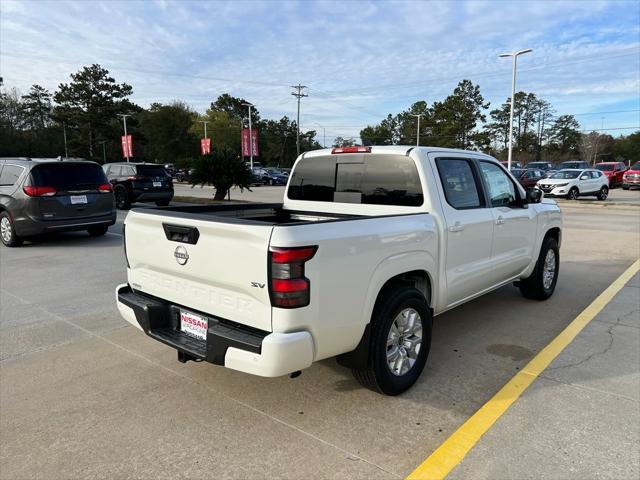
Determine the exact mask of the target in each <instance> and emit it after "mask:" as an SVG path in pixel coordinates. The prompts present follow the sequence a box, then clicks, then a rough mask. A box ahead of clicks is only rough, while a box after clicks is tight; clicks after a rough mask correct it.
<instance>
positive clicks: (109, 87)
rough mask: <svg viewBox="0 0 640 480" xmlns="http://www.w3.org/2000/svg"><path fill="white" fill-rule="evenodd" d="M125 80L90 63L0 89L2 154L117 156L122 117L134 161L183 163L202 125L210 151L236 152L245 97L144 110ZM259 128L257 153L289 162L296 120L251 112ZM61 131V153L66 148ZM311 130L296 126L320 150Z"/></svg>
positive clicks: (196, 145)
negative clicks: (199, 108) (54, 83)
mask: <svg viewBox="0 0 640 480" xmlns="http://www.w3.org/2000/svg"><path fill="white" fill-rule="evenodd" d="M132 93H133V88H132V86H131V85H128V84H126V83H118V82H116V80H115V79H114V78H113V77H111V76H110V75H109V71H108V70H106V69H104V68H103V67H101V66H100V65H97V64H94V65H91V66H86V67H84V68H82V69H81V70H80V71H78V72H77V73H73V74H71V81H70V82H68V83H63V84H60V85H59V86H58V89H57V90H56V91H55V92H53V93H52V92H50V91H48V90H47V89H45V88H43V87H41V86H40V85H33V86H32V87H31V89H30V90H29V92H28V93H27V94H25V95H21V94H20V92H18V90H17V89H15V88H13V89H8V90H3V91H2V92H0V156H4V157H6V156H21V157H57V156H68V157H83V158H87V159H90V160H95V161H98V162H103V161H105V160H106V161H116V160H120V159H122V152H121V146H120V145H121V144H120V136H121V135H122V134H123V125H122V120H121V118H119V117H118V115H119V114H128V115H131V116H130V117H128V118H127V133H129V134H131V135H133V139H134V148H133V151H134V159H135V160H137V161H142V160H144V161H150V162H157V163H177V164H182V165H186V164H187V163H190V162H192V161H193V159H195V158H197V157H198V156H199V152H200V140H199V139H200V138H202V137H203V136H204V123H203V122H208V123H207V132H208V137H210V138H211V143H212V149H213V150H216V151H222V150H227V149H228V150H230V151H232V152H235V154H236V155H238V156H239V155H240V131H241V128H242V127H243V126H244V127H247V125H248V109H247V107H246V106H244V105H243V104H245V103H247V101H246V100H245V99H243V98H238V97H233V96H231V95H229V94H227V93H224V94H222V95H220V96H218V98H217V99H215V100H214V101H212V102H211V104H210V106H209V108H208V109H207V111H206V112H205V113H204V114H200V113H198V112H196V111H195V110H193V109H192V108H191V107H189V106H188V105H187V104H185V103H184V102H181V101H174V102H171V103H167V104H163V103H152V104H151V105H150V106H149V107H148V108H146V109H145V108H142V107H141V106H139V105H136V104H135V103H133V102H132V101H130V100H129V97H130V96H131V95H132ZM251 117H252V118H251V120H252V127H253V128H254V129H258V130H259V132H260V136H259V148H260V157H259V160H261V161H262V163H264V164H267V165H279V166H282V167H288V166H291V165H292V164H293V162H294V160H295V158H296V133H297V125H296V122H295V121H292V120H290V119H289V118H288V117H287V116H283V117H282V118H280V119H279V120H271V119H262V118H261V117H260V112H259V110H258V109H257V108H255V107H254V108H252V111H251ZM65 136H66V152H65ZM315 137H316V132H315V131H314V130H307V131H301V132H300V149H301V151H307V150H312V149H317V148H320V147H321V145H320V144H319V143H318V142H317V141H316V139H315Z"/></svg>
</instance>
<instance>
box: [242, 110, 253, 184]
mask: <svg viewBox="0 0 640 480" xmlns="http://www.w3.org/2000/svg"><path fill="white" fill-rule="evenodd" d="M242 105H243V106H245V107H249V162H250V163H249V165H250V166H251V171H252V172H253V134H252V133H251V107H253V104H252V103H248V102H247V103H243V104H242Z"/></svg>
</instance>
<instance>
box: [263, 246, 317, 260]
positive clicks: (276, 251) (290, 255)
mask: <svg viewBox="0 0 640 480" xmlns="http://www.w3.org/2000/svg"><path fill="white" fill-rule="evenodd" d="M317 248H318V247H302V248H272V249H271V261H272V262H274V263H292V262H306V261H307V260H311V259H312V258H313V256H314V255H315V254H316V250H317Z"/></svg>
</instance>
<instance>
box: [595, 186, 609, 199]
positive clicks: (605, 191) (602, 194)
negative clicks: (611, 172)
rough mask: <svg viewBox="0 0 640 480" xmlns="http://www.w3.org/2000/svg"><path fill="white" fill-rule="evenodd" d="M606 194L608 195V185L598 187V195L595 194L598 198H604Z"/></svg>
mask: <svg viewBox="0 0 640 480" xmlns="http://www.w3.org/2000/svg"><path fill="white" fill-rule="evenodd" d="M608 196H609V188H608V187H602V188H601V189H600V191H599V192H598V195H596V197H597V198H598V200H606V199H607V197H608Z"/></svg>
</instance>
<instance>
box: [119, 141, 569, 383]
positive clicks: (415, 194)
mask: <svg viewBox="0 0 640 480" xmlns="http://www.w3.org/2000/svg"><path fill="white" fill-rule="evenodd" d="M432 172H433V173H435V175H432ZM290 177H291V180H290V181H289V183H288V187H287V190H286V192H285V195H284V203H281V204H242V205H224V206H220V205H201V206H194V207H189V209H188V210H185V209H184V208H168V209H162V210H161V211H160V210H155V209H140V210H133V211H132V212H130V213H129V214H128V215H127V217H126V219H125V224H126V230H125V231H126V237H125V246H126V250H125V254H126V259H127V276H128V283H127V284H123V285H120V286H119V287H117V289H116V296H117V305H118V309H119V311H120V313H121V314H122V316H123V317H124V318H125V319H126V321H128V322H129V323H131V324H132V325H134V326H136V327H137V328H139V329H140V330H142V331H144V332H145V333H146V334H147V335H149V336H150V337H151V338H153V339H155V340H157V341H159V342H162V343H164V344H166V345H168V346H171V347H173V348H175V349H176V350H177V351H178V360H180V361H182V362H186V361H188V360H205V361H208V362H211V363H214V364H218V365H224V366H225V367H227V368H230V369H234V370H240V371H243V372H247V373H251V374H254V375H261V376H266V377H275V376H280V375H286V374H295V375H297V374H299V373H300V372H299V371H300V370H302V369H304V368H307V367H309V366H311V364H312V363H313V362H315V361H319V360H322V359H325V358H328V357H332V356H336V355H338V361H339V362H340V363H341V364H342V365H345V366H348V367H350V368H351V369H352V370H353V371H354V374H355V377H356V378H357V379H358V380H359V381H360V382H361V383H362V384H363V385H364V386H366V387H369V388H371V389H373V390H376V391H378V392H382V393H385V394H389V395H395V394H399V393H401V392H402V391H404V390H406V389H408V388H409V387H411V385H413V383H414V382H415V381H416V380H417V379H418V377H419V376H420V373H421V372H422V369H423V367H424V365H425V362H426V360H427V355H428V353H429V348H430V344H431V329H432V321H433V315H439V314H440V313H442V312H445V311H447V310H449V309H451V308H454V307H456V306H458V305H461V304H463V303H465V302H467V301H469V300H470V299H472V298H475V297H477V296H479V295H482V294H484V293H486V292H489V291H491V290H494V289H496V288H499V287H501V286H503V285H505V284H508V283H511V282H514V281H515V282H517V285H518V286H519V288H520V290H521V292H522V294H523V295H524V296H525V297H528V298H534V299H538V300H544V299H547V298H549V297H550V296H551V295H552V294H553V291H554V289H555V285H556V280H557V277H558V271H559V270H558V269H559V267H560V263H559V246H560V240H561V228H562V218H561V212H560V209H559V208H558V206H557V205H556V203H555V202H554V201H553V200H550V199H544V200H542V193H541V192H540V190H538V189H529V190H525V189H524V188H522V186H520V185H519V184H518V182H517V181H516V180H515V178H513V176H512V175H511V174H510V173H508V172H507V171H505V169H504V168H502V167H501V166H500V164H499V162H498V161H497V160H496V159H494V158H492V157H490V156H488V155H483V154H481V153H478V152H463V151H461V150H451V149H445V148H428V147H412V146H388V147H376V146H374V147H343V148H334V149H333V150H330V149H324V150H315V151H310V152H306V153H304V154H303V155H301V156H300V157H298V160H297V161H296V163H295V166H294V168H293V171H292V174H291V176H290Z"/></svg>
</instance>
